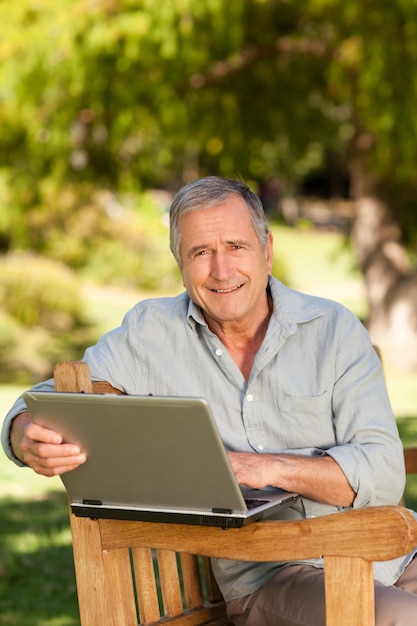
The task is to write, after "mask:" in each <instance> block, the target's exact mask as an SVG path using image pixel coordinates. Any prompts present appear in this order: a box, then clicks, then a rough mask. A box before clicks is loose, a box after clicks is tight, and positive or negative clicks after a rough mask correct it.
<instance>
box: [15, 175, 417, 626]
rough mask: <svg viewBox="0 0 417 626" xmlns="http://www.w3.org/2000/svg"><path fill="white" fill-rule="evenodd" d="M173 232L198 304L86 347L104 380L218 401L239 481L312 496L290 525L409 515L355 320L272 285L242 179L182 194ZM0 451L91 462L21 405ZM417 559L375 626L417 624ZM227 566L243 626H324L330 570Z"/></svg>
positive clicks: (48, 468)
mask: <svg viewBox="0 0 417 626" xmlns="http://www.w3.org/2000/svg"><path fill="white" fill-rule="evenodd" d="M170 220H171V224H170V243H171V250H172V252H173V254H174V256H175V258H176V260H177V263H178V265H179V268H180V270H181V274H182V278H183V283H184V286H185V289H186V292H185V293H183V294H181V295H179V296H177V297H175V298H158V299H153V300H148V301H145V302H140V303H138V304H137V305H136V306H135V307H134V308H133V309H132V310H131V311H130V312H129V313H128V314H127V315H126V317H125V319H124V321H123V323H122V325H121V327H120V328H118V329H115V330H114V331H112V332H110V333H107V334H106V335H104V336H103V337H102V338H101V339H100V340H99V342H98V343H97V345H96V346H94V347H92V348H89V349H88V350H87V352H86V354H85V357H84V358H85V360H86V361H87V363H88V364H89V366H90V369H91V373H92V376H93V378H95V379H98V380H100V379H101V380H107V381H109V382H110V383H111V384H112V385H113V386H115V387H117V388H119V389H121V390H123V391H124V392H126V393H128V394H143V393H152V394H166V395H170V394H171V395H172V394H176V395H197V396H205V397H206V398H207V399H208V400H209V402H210V404H211V406H212V408H213V413H214V415H215V417H216V420H217V424H218V427H219V431H220V434H221V436H222V439H223V441H224V443H225V445H226V447H227V449H228V451H229V458H230V461H231V465H232V467H233V470H234V472H235V474H236V476H237V478H238V480H239V482H240V483H243V484H246V485H249V486H250V487H254V488H257V487H264V486H266V485H275V486H277V487H281V488H283V489H287V490H289V491H296V492H298V493H300V494H301V498H300V499H299V501H298V502H297V503H296V504H295V505H294V506H293V507H291V508H290V509H286V510H285V511H284V512H283V513H280V514H279V515H280V516H281V517H285V518H286V519H288V518H291V519H300V518H304V517H310V516H318V515H325V514H327V513H336V512H337V511H339V510H343V509H346V508H351V507H353V508H360V507H366V506H372V505H378V504H396V503H398V501H399V500H400V497H401V495H402V492H403V489H404V480H405V477H404V463H403V454H402V445H401V442H400V440H399V437H398V432H397V428H396V425H395V420H394V417H393V415H392V412H391V408H390V404H389V400H388V396H387V392H386V389H385V384H384V378H383V374H382V369H381V365H380V362H379V360H378V358H377V356H376V354H375V351H374V350H373V347H372V344H371V342H370V339H369V336H368V334H367V332H366V331H365V329H364V328H363V326H362V325H361V323H360V322H359V321H358V320H357V318H355V317H354V315H353V314H352V313H350V312H349V311H348V310H347V309H345V308H344V307H342V306H341V305H339V304H337V303H334V302H331V301H329V300H324V299H321V298H315V297H312V296H306V295H304V294H300V293H297V292H295V291H293V290H291V289H288V288H287V287H285V286H284V285H282V284H281V283H280V282H279V281H277V280H276V279H275V278H273V277H272V276H271V270H272V236H271V233H270V231H269V228H268V224H267V221H266V219H265V216H264V213H263V209H262V205H261V203H260V200H259V198H258V197H257V196H256V195H255V194H253V193H252V192H251V191H250V190H249V189H248V187H247V186H246V185H245V184H244V183H242V182H239V181H232V180H227V179H222V178H217V177H207V178H203V179H201V180H197V181H195V182H193V183H191V184H189V185H187V186H186V187H184V188H183V189H182V190H180V192H179V193H178V194H177V196H176V197H175V199H174V201H173V204H172V207H171V212H170ZM51 386H52V382H51V381H49V382H47V383H43V384H41V385H40V386H38V388H40V389H44V390H46V389H50V388H51ZM3 446H4V448H5V450H6V453H7V454H8V455H9V456H10V458H12V459H13V460H14V461H15V462H17V463H18V464H26V465H29V466H31V467H32V468H33V469H34V470H35V471H37V472H39V473H41V474H44V475H47V476H51V475H55V474H60V473H62V472H65V471H70V470H71V469H73V468H75V467H77V466H78V465H79V464H80V463H83V462H84V461H85V457H84V455H83V454H81V453H80V450H79V449H78V448H77V447H76V446H73V445H69V444H63V443H62V439H61V437H60V435H59V433H54V432H51V431H49V430H45V429H43V428H41V427H40V426H37V425H35V424H33V423H32V422H31V419H30V416H29V414H28V413H27V412H25V407H24V405H23V403H22V401H21V400H18V401H17V403H16V404H15V406H14V407H13V408H12V410H11V411H10V412H9V414H8V416H7V417H6V420H5V424H4V428H3ZM414 554H415V553H413V554H410V555H408V556H407V557H404V558H400V559H396V560H395V561H390V562H388V563H379V564H376V565H375V578H376V582H375V592H376V615H377V624H378V626H388V624H394V623H395V624H397V625H400V624H401V625H403V626H405V625H408V626H411V624H414V622H415V615H416V614H417V560H416V559H414V560H413V557H414ZM214 568H215V574H216V576H217V579H218V582H219V584H220V587H221V589H222V591H223V595H224V596H225V598H226V600H227V601H228V603H229V604H228V611H229V615H230V617H231V619H232V620H233V621H234V623H235V624H237V625H243V624H245V625H246V626H269V625H270V626H281V625H288V626H289V625H290V624H291V626H294V625H295V624H304V625H306V624H308V625H311V626H318V625H324V623H325V617H324V593H323V569H322V562H321V561H320V560H316V561H307V562H304V563H292V564H288V563H266V564H265V563H262V564H260V563H242V562H233V561H223V560H217V561H215V563H214Z"/></svg>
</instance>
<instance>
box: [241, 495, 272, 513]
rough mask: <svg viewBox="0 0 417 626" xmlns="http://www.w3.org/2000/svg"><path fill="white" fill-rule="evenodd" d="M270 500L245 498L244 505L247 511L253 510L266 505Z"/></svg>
mask: <svg viewBox="0 0 417 626" xmlns="http://www.w3.org/2000/svg"><path fill="white" fill-rule="evenodd" d="M268 502H270V500H252V499H250V498H248V499H246V498H245V504H246V506H247V507H248V510H249V511H250V510H251V509H254V508H255V507H257V506H262V505H263V504H268Z"/></svg>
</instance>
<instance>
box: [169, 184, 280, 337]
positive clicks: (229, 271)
mask: <svg viewBox="0 0 417 626" xmlns="http://www.w3.org/2000/svg"><path fill="white" fill-rule="evenodd" d="M179 229H180V233H181V245H180V255H181V262H182V267H181V273H182V278H183V283H184V287H185V288H186V290H187V292H188V294H189V296H190V298H191V299H192V300H193V301H194V302H195V303H196V304H198V305H199V306H200V307H201V309H202V310H203V312H204V316H205V319H206V321H207V323H208V324H209V326H210V327H211V328H212V329H213V328H216V325H220V326H222V327H223V326H224V325H230V324H231V325H232V326H233V327H236V328H239V327H242V328H245V326H246V325H247V326H248V327H250V326H251V325H253V324H255V325H256V324H257V323H258V321H259V320H261V319H263V318H264V316H265V314H266V312H267V311H268V304H267V296H266V286H267V282H268V275H269V274H270V273H271V269H272V237H271V236H270V239H269V241H268V243H267V245H266V247H265V250H262V247H261V243H260V241H259V238H258V236H257V234H256V232H255V230H254V228H253V226H252V222H251V219H250V214H249V209H248V207H247V206H246V204H245V202H244V201H243V200H242V199H241V198H239V197H237V196H231V197H230V198H229V199H228V200H226V201H225V202H224V203H222V204H220V205H219V206H216V207H214V208H209V209H203V210H195V211H191V212H189V213H185V214H184V215H182V216H181V217H180V220H179Z"/></svg>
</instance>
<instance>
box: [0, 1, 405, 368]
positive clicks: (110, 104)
mask: <svg viewBox="0 0 417 626" xmlns="http://www.w3.org/2000/svg"><path fill="white" fill-rule="evenodd" d="M0 15H1V17H2V18H3V19H2V23H3V24H7V25H8V28H7V31H6V32H5V33H3V35H2V38H3V39H2V44H1V47H0V60H1V61H2V63H1V64H0V89H1V100H0V124H1V127H2V129H4V132H2V138H1V140H0V186H2V187H3V190H4V196H5V197H6V198H8V202H7V206H9V207H11V208H12V209H13V210H9V211H7V212H6V213H5V214H3V216H2V217H1V218H0V245H1V244H2V245H3V248H4V249H7V248H10V247H16V246H18V245H26V246H31V247H34V246H39V247H41V246H42V245H44V238H43V232H44V231H45V223H47V221H48V220H50V219H51V216H53V215H55V216H56V215H57V214H59V219H60V220H61V222H62V223H63V224H65V221H66V220H67V219H68V215H69V214H71V213H73V212H74V211H80V212H82V211H83V210H84V207H85V204H86V200H83V198H85V197H88V195H89V194H91V193H93V191H94V190H95V188H96V187H97V186H99V187H101V188H105V189H108V190H109V189H110V190H111V191H113V192H115V193H117V194H121V193H123V192H126V191H129V190H133V191H136V192H137V191H140V190H141V189H146V188H148V187H151V186H164V187H168V188H169V189H172V190H175V189H176V188H178V186H179V185H180V184H181V183H182V182H184V181H186V180H188V179H190V178H194V177H196V176H199V175H204V174H206V173H219V174H222V175H226V176H236V175H242V176H243V177H245V178H247V179H248V180H249V181H252V182H256V181H260V180H262V179H265V178H267V177H268V176H271V175H276V174H277V173H279V175H280V178H281V181H282V185H283V187H284V189H287V190H290V191H291V190H293V189H295V188H296V186H297V184H298V183H299V182H300V181H302V180H303V178H304V177H305V176H307V175H308V174H309V173H310V172H314V171H317V170H318V169H320V168H321V167H323V165H324V164H325V163H326V162H329V161H330V162H332V161H334V160H335V159H336V158H337V160H338V162H340V163H341V164H342V167H344V169H345V171H346V172H347V173H348V174H349V177H350V182H351V197H352V198H353V200H354V201H355V204H356V223H355V226H354V228H353V231H352V241H353V244H354V247H355V250H356V253H357V259H358V264H359V265H360V267H361V269H362V271H363V273H364V276H365V281H366V286H367V293H368V300H369V304H370V317H369V320H368V325H369V328H370V330H371V333H372V335H373V336H374V339H375V341H378V342H379V343H386V342H385V338H386V337H388V336H389V337H391V340H390V341H391V342H392V343H393V345H394V346H395V347H396V348H397V349H398V351H399V353H400V354H401V360H402V362H403V364H405V355H407V356H410V357H411V358H410V363H409V365H410V366H414V367H417V349H415V348H417V345H416V343H417V302H416V300H417V294H416V291H417V290H416V287H415V285H416V283H417V274H416V271H415V270H414V269H413V265H410V264H409V258H410V251H411V261H414V257H413V254H414V250H415V243H416V233H417V219H416V217H415V215H416V213H415V204H416V199H415V186H416V174H415V162H416V156H417V155H416V151H417V142H416V141H415V139H416V126H417V109H416V107H415V102H416V95H417V94H416V91H417V75H416V73H415V71H414V68H415V67H416V61H417V43H416V42H417V37H416V35H417V1H416V0H379V1H378V2H375V0H343V2H342V1H337V0H228V1H227V2H226V1H222V0H206V2H197V0H175V1H174V0H172V1H171V2H168V1H166V2H159V3H155V2H153V0H98V1H97V2H94V3H92V2H89V1H87V0H78V1H77V2H74V1H73V0H62V1H61V2H59V3H56V2H53V1H52V0H43V1H42V0H39V1H38V2H37V3H36V4H34V3H32V2H31V1H30V0H21V1H20V2H19V3H14V4H12V5H11V4H10V3H7V6H6V3H3V4H0ZM68 188H70V189H71V190H73V189H75V190H77V189H82V191H83V193H81V194H77V193H74V194H72V196H71V197H72V198H74V199H73V200H72V201H71V202H70V203H69V205H68V203H67V205H65V206H62V204H63V200H62V198H65V197H66V198H68V193H67V194H65V193H63V190H68ZM23 217H25V219H23ZM28 217H29V219H28ZM1 237H2V240H3V241H1ZM399 329H400V332H399ZM388 330H389V332H387V331H388ZM404 346H405V347H406V350H405V349H404ZM413 346H414V347H413ZM388 348H389V346H388V347H387V349H388ZM414 355H415V356H414Z"/></svg>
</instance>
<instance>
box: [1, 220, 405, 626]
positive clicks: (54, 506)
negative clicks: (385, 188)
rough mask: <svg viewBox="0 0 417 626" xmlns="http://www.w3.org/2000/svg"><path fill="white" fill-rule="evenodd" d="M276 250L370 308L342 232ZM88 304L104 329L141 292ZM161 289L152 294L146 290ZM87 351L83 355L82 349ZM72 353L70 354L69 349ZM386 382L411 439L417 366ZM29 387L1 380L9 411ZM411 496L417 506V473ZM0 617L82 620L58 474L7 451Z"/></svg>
mask: <svg viewBox="0 0 417 626" xmlns="http://www.w3.org/2000/svg"><path fill="white" fill-rule="evenodd" d="M273 232H274V237H275V250H276V252H277V255H278V256H279V258H282V259H285V270H286V275H287V276H288V282H289V283H290V286H292V287H295V288H297V289H301V290H303V291H306V292H309V293H313V294H315V295H320V296H325V297H330V298H333V299H335V300H338V301H340V302H342V303H343V304H345V305H346V306H348V307H349V308H351V309H352V310H353V311H354V312H355V313H356V314H357V315H358V316H360V317H361V316H364V315H365V314H366V304H365V300H364V292H363V286H362V283H361V281H360V278H359V276H358V274H357V273H355V272H354V271H353V261H352V257H351V254H350V252H349V249H348V248H346V246H345V245H344V240H343V238H342V237H340V236H339V235H336V234H329V233H322V232H314V231H307V230H305V231H294V230H291V229H288V228H285V227H281V226H279V227H278V226H277V227H275V226H274V227H273ZM85 294H86V297H87V299H88V301H89V311H90V313H91V315H92V316H93V317H94V318H95V319H96V320H97V325H98V328H99V331H100V333H102V332H104V331H106V330H108V329H110V328H113V327H114V326H117V325H119V324H120V322H121V320H122V317H123V315H124V313H125V312H126V311H127V309H128V308H130V307H131V306H132V305H133V304H134V303H135V302H136V301H137V300H138V299H140V298H141V297H142V294H138V293H136V292H133V291H122V290H118V289H115V288H112V289H111V290H105V289H102V288H98V287H96V286H94V285H87V286H86V288H85ZM149 295H151V296H152V295H154V294H145V296H146V297H147V296H149ZM80 356H81V355H80ZM63 358H65V355H63ZM386 378H387V386H388V390H389V393H390V397H391V402H392V405H393V408H394V413H395V415H396V417H397V420H398V425H399V429H400V434H401V437H402V439H403V441H404V443H405V444H406V445H410V444H414V445H415V444H416V442H417V384H416V382H417V374H412V375H407V376H405V375H400V374H396V373H394V372H391V371H389V370H388V369H387V371H386ZM22 390H23V389H22V388H21V387H18V386H15V385H8V386H2V387H0V413H1V414H2V415H4V414H5V412H6V411H7V409H8V408H9V407H10V406H11V404H12V402H13V401H14V399H15V398H16V396H17V395H18V394H20V393H21V391H22ZM406 497H407V504H408V505H410V506H412V507H413V508H417V485H416V480H415V479H414V480H413V481H408V485H407V492H406ZM0 624H1V626H79V618H78V607H77V599H76V590H75V581H74V570H73V561H72V550H71V538H70V531H69V523H68V513H67V504H66V495H65V491H64V489H63V487H62V483H61V481H60V479H59V478H54V479H48V478H42V477H40V476H37V475H36V474H34V473H33V472H32V471H30V470H28V469H21V468H18V467H16V466H15V465H14V464H12V463H10V462H9V461H8V460H7V459H6V457H5V456H4V455H3V454H2V452H0Z"/></svg>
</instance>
